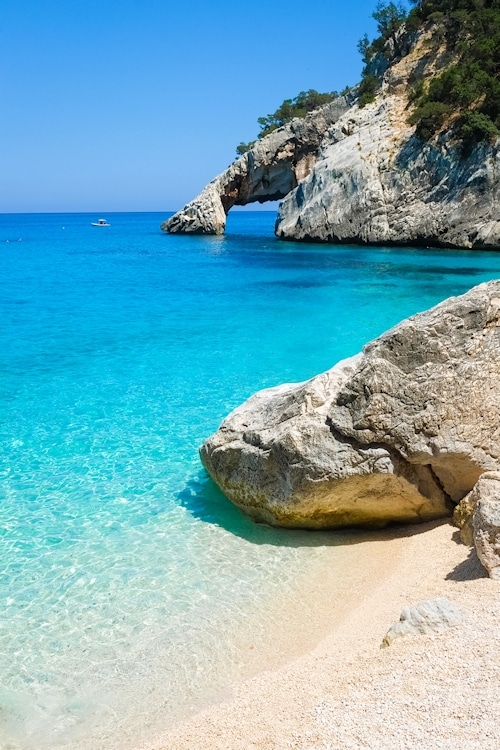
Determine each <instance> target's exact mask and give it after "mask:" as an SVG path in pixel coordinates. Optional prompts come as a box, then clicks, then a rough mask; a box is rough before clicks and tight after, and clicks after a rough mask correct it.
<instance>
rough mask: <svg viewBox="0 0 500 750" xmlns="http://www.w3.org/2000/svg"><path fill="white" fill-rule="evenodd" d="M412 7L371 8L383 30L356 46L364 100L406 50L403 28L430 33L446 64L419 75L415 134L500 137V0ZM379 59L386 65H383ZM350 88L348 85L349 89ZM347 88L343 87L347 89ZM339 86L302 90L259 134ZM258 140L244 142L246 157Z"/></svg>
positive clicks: (466, 143) (413, 96) (420, 1)
mask: <svg viewBox="0 0 500 750" xmlns="http://www.w3.org/2000/svg"><path fill="white" fill-rule="evenodd" d="M410 2H412V4H413V6H414V7H413V8H412V9H411V11H410V12H409V13H408V12H407V10H406V9H405V8H404V6H403V5H402V4H401V3H394V2H389V3H383V2H379V3H378V4H377V6H376V8H375V11H374V12H373V14H372V15H373V18H374V19H375V21H376V22H377V30H378V33H379V36H377V37H376V38H375V39H374V40H373V41H370V40H369V38H368V36H367V35H366V34H365V35H364V36H363V37H362V38H361V39H360V41H359V42H358V50H359V52H360V53H361V55H362V57H363V62H364V63H365V66H364V68H363V72H362V78H361V83H360V85H359V87H358V104H359V106H360V107H364V106H365V105H366V104H369V103H370V102H372V101H374V100H375V96H376V94H377V91H378V89H379V88H380V85H381V82H382V73H381V71H382V70H384V69H385V67H386V65H387V62H388V63H389V64H390V63H391V62H392V61H393V60H394V59H398V58H399V57H401V55H402V54H403V51H402V48H401V45H402V40H403V37H404V33H405V32H406V34H412V33H415V32H418V31H430V41H429V44H430V52H432V50H433V49H434V51H435V53H436V56H437V55H438V54H439V56H440V57H441V59H443V60H444V59H447V60H448V64H447V65H445V66H444V68H443V69H441V71H440V72H439V73H437V74H436V75H435V76H434V77H432V78H429V79H427V80H424V79H420V80H417V81H413V82H412V83H411V86H410V84H409V86H410V90H409V99H410V102H411V104H412V107H413V110H412V112H411V114H410V117H409V122H410V124H412V125H415V126H416V134H417V136H419V137H420V138H422V139H423V140H429V139H431V138H432V137H433V136H435V135H436V134H438V133H439V132H440V131H441V130H442V129H443V128H446V129H448V130H451V131H452V132H453V134H454V136H455V137H456V138H457V140H458V141H460V142H461V143H462V144H463V147H464V150H465V151H467V150H468V149H469V148H470V147H471V146H472V145H473V144H474V143H477V142H479V141H482V140H492V139H493V138H496V137H498V136H500V0H410ZM380 57H382V58H384V57H385V58H386V59H387V62H386V64H385V65H377V60H380ZM345 91H346V90H345ZM345 91H344V92H341V93H345ZM338 95H339V94H338V92H336V91H331V92H329V93H319V92H318V91H315V90H314V89H309V90H308V91H301V92H300V93H299V94H298V95H297V96H296V97H295V98H294V99H285V100H284V101H283V102H282V104H280V106H279V107H278V108H277V110H276V111H275V112H273V113H272V114H269V115H266V116H265V117H259V118H258V120H257V122H258V123H259V125H260V131H259V133H258V135H257V139H260V138H263V137H264V136H266V135H268V134H269V133H271V132H272V131H273V130H276V128H279V127H281V126H282V125H285V124H286V123H287V122H290V120H292V119H293V118H295V117H304V116H305V115H306V114H307V113H308V112H311V111H312V110H314V109H317V108H318V107H320V106H321V105H323V104H326V103H327V102H330V101H332V100H333V99H335V98H336V97H337V96H338ZM255 142H256V141H255V140H254V141H250V142H248V143H243V142H242V143H240V144H239V145H238V146H237V147H236V153H237V155H238V156H241V155H242V154H244V153H245V152H246V151H249V150H250V149H251V148H252V146H253V145H254V143H255Z"/></svg>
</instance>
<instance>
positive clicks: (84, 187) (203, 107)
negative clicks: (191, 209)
mask: <svg viewBox="0 0 500 750" xmlns="http://www.w3.org/2000/svg"><path fill="white" fill-rule="evenodd" d="M375 5H376V0H350V1H349V0H348V1H347V2H346V1H345V0H342V2H337V1H336V0H310V2H304V0H300V1H299V0H274V2H273V1H272V0H254V2H251V3H249V2H237V1H236V2H229V0H212V1H211V2H201V1H200V0H191V2H186V3H183V4H181V3H180V2H169V0H140V2H139V1H138V0H135V1H133V0H120V2H117V1H116V0H106V2H94V1H93V0H86V1H85V2H83V1H82V0H43V1H41V0H3V1H2V13H1V16H0V69H1V71H2V73H1V79H0V94H1V102H2V105H1V115H0V212H24V211H27V212H31V211H33V212H35V211H42V212H43V211H95V212H97V213H105V212H106V211H170V210H176V209H178V208H180V207H182V205H184V203H186V202H187V201H188V200H190V199H191V198H193V197H194V196H195V195H196V194H197V193H198V192H199V191H200V190H201V188H202V187H203V186H204V185H205V184H206V183H207V182H209V181H210V180H211V179H212V178H213V177H215V175H217V174H218V173H219V172H221V171H223V170H224V169H225V168H226V167H227V165H228V164H229V163H230V162H231V161H233V158H234V154H235V147H236V145H237V144H238V143H239V142H240V141H247V140H250V139H252V138H253V137H255V135H256V133H257V130H258V126H257V118H258V117H259V116H261V115H266V114H269V113H270V112H273V111H274V110H275V109H276V108H277V107H278V105H279V104H280V103H281V102H282V101H283V99H285V98H289V97H294V96H296V95H297V94H298V93H299V91H302V90H306V89H309V88H315V89H317V90H319V91H331V90H333V89H342V88H343V87H344V86H346V85H353V84H354V83H356V82H357V80H358V79H359V74H360V71H361V59H360V56H359V53H358V52H357V49H356V44H357V41H358V39H359V38H360V37H361V36H362V35H363V34H364V33H365V32H367V33H368V35H369V36H370V38H372V37H374V36H375V31H376V29H375V22H374V21H373V19H372V18H371V13H372V12H373V9H374V7H375Z"/></svg>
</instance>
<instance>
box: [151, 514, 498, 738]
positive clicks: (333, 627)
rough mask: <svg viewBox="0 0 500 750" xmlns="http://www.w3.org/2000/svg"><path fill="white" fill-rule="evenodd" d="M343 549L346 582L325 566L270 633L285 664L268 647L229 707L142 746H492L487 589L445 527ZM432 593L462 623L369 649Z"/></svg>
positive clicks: (369, 538) (494, 708)
mask: <svg viewBox="0 0 500 750" xmlns="http://www.w3.org/2000/svg"><path fill="white" fill-rule="evenodd" d="M334 553H335V550H332V554H334ZM349 553H352V555H353V558H352V567H351V570H350V574H349V575H348V576H346V579H345V581H344V582H339V581H338V576H330V575H329V574H328V571H325V572H324V575H323V576H322V577H320V578H319V579H318V580H317V581H316V582H314V583H313V584H312V590H311V593H310V596H311V598H312V599H311V601H312V605H311V601H309V602H308V606H307V618H306V619H307V620H308V622H304V618H302V627H299V628H298V629H297V628H296V627H295V622H293V621H291V622H290V624H289V627H286V628H284V632H282V633H280V634H277V635H276V648H277V650H280V651H281V652H283V653H285V654H287V658H286V660H285V663H279V661H280V660H279V659H278V660H277V659H276V655H275V653H274V649H273V646H272V644H270V645H269V649H270V652H269V653H268V654H266V653H263V654H262V658H263V662H262V665H263V669H262V671H261V672H259V673H258V674H256V675H255V676H253V677H252V678H251V679H248V680H246V681H245V682H243V683H242V684H240V685H238V686H235V687H234V693H233V696H232V697H231V699H230V700H228V701H227V702H223V703H219V704H217V705H214V706H211V707H209V708H207V709H206V710H205V711H204V712H202V713H199V714H197V715H196V716H194V717H192V718H190V719H189V720H188V721H186V722H185V723H183V724H182V725H180V726H178V727H176V728H175V729H174V730H173V731H172V732H170V733H168V734H165V735H163V736H161V737H158V738H157V741H155V743H153V744H148V745H142V746H141V750H188V749H189V750H201V749H202V748H203V749H204V750H264V748H265V749H266V750H271V749H272V750H299V749H300V750H334V749H336V748H384V749H385V748H387V749H389V748H414V747H419V748H429V749H430V748H450V750H451V748H454V750H457V749H459V750H461V749H464V750H465V749H466V748H467V749H469V748H470V749H472V748H478V747H480V748H481V749H482V750H487V749H489V748H492V749H493V748H498V747H499V746H500V719H499V716H500V620H499V618H498V609H499V605H500V589H499V587H498V583H496V582H494V581H492V580H490V579H489V578H488V577H487V574H486V572H485V571H484V569H483V568H482V566H481V565H480V564H479V562H478V561H477V558H476V556H475V553H474V552H472V551H471V550H470V549H469V548H468V547H465V546H464V545H462V544H460V543H459V542H458V533H457V530H456V529H455V528H454V527H453V526H452V525H451V524H450V523H431V524H425V525H423V526H414V527H405V528H401V529H399V530H389V531H382V532H373V533H370V534H362V535H361V537H360V539H359V544H354V545H351V546H350V547H349V548H348V549H347V554H349ZM437 596H444V597H447V598H448V599H450V600H451V601H453V602H454V603H456V604H457V605H459V606H460V607H461V608H462V610H463V611H464V612H465V613H466V620H465V622H464V623H463V624H462V625H460V626H459V627H456V628H451V629H449V630H446V631H444V632H442V633H439V634H431V635H425V636H418V637H408V638H400V639H399V640H397V641H395V642H394V643H393V644H392V645H391V646H390V647H389V648H384V649H381V648H380V645H381V642H382V639H383V637H384V635H385V633H386V632H387V630H388V628H389V627H390V625H391V624H392V623H394V622H396V621H397V620H399V616H400V613H401V610H402V609H403V608H404V607H407V606H412V605H415V604H417V603H419V602H421V601H423V600H425V599H429V598H433V597H437ZM311 613H312V614H311ZM299 619H300V618H299ZM266 659H268V661H267V665H268V668H267V669H264V665H265V664H266ZM277 662H278V666H276V667H275V666H274V664H275V663H277ZM269 665H271V666H269Z"/></svg>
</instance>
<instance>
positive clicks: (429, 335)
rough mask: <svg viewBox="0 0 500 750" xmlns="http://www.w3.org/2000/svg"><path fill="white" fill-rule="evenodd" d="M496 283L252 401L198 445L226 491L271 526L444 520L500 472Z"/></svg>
mask: <svg viewBox="0 0 500 750" xmlns="http://www.w3.org/2000/svg"><path fill="white" fill-rule="evenodd" d="M499 375H500V281H494V282H489V283H487V284H482V285H480V286H478V287H475V288H474V289H472V290H471V291H470V292H468V293H467V294H465V295H463V296H461V297H456V298H450V299H449V300H446V301H445V302H443V303H441V304H440V305H438V306H437V307H435V308H432V309H431V310H429V311H427V312H425V313H422V314H419V315H416V316H414V317H411V318H409V319H407V320H405V321H403V322H402V323H400V324H399V325H398V326H396V327H395V328H393V329H391V330H390V331H388V332H387V333H385V334H384V335H382V336H381V337H380V338H378V339H376V340H375V341H373V342H371V343H370V344H368V345H367V346H366V347H365V348H364V349H363V352H362V354H360V355H357V356H356V357H353V358H352V359H350V360H345V361H343V362H340V363H339V364H338V365H336V366H335V367H334V368H333V369H331V370H329V371H327V372H325V373H323V374H321V375H319V376H317V377H315V378H313V379H312V380H309V381H307V382H305V383H300V384H293V385H282V386H278V387H277V388H271V389H267V390H265V391H262V392H260V393H257V394H255V395H254V396H252V397H251V398H250V399H249V400H248V401H247V402H246V403H244V404H243V405H242V406H240V407H238V408H237V409H236V410H235V411H234V412H232V413H231V414H230V415H229V416H228V417H227V418H226V419H225V420H224V422H223V423H222V424H221V426H220V428H219V430H218V431H217V432H216V433H215V434H214V435H213V436H212V437H210V438H209V439H208V440H207V441H206V442H205V443H204V445H203V446H202V447H201V449H200V454H201V458H202V461H203V463H204V465H205V467H206V468H207V470H208V472H209V474H210V475H211V476H212V478H213V479H214V480H215V481H216V482H217V484H218V485H219V486H220V487H221V489H222V491H223V492H224V493H225V494H226V495H227V497H229V499H230V500H232V501H233V502H234V503H235V504H236V505H237V506H238V507H240V508H241V509H242V510H243V511H244V512H245V513H247V514H248V515H250V516H251V517H252V518H254V519H256V520H258V521H263V522H266V523H271V524H275V525H279V526H288V527H304V528H325V527H326V528H328V527H330V528H331V527H341V526H347V525H363V526H383V525H385V524H387V523H389V522H391V521H405V522H417V521H423V520H428V519H432V518H437V517H441V516H445V515H447V514H449V513H450V512H451V509H452V507H453V505H454V504H456V503H458V502H459V501H460V500H461V499H462V498H463V497H464V496H465V495H466V494H467V493H468V492H470V490H471V489H472V488H473V487H474V485H475V484H476V482H477V480H478V478H479V477H480V476H481V474H483V473H484V472H485V471H491V470H497V469H499V468H500V391H499V388H498V382H499Z"/></svg>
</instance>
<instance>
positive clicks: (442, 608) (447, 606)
mask: <svg viewBox="0 0 500 750" xmlns="http://www.w3.org/2000/svg"><path fill="white" fill-rule="evenodd" d="M464 619H465V614H464V613H463V612H462V610H461V609H460V607H458V606H457V605H456V604H454V603H453V602H450V601H449V600H448V599H446V598H445V597H438V598H436V599H427V601H424V602H420V604H417V605H416V606H415V607H408V608H407V609H403V611H402V612H401V617H400V620H399V622H396V623H394V625H392V626H391V627H390V628H389V630H388V631H387V634H386V635H385V637H384V639H383V641H382V644H381V648H384V647H387V646H390V645H391V643H392V642H393V641H395V640H396V639H397V638H404V637H406V636H415V635H427V634H429V633H438V632H440V631H442V630H447V629H448V628H455V627H457V626H458V625H461V624H462V622H463V621H464Z"/></svg>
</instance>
